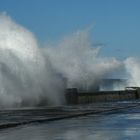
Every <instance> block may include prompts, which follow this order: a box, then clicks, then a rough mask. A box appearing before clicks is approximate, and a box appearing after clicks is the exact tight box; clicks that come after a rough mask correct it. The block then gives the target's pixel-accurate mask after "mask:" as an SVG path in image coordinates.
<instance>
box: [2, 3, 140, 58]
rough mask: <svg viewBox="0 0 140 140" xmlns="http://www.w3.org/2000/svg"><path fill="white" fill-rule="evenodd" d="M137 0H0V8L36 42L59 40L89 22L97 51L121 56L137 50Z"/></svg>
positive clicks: (139, 31) (139, 18)
mask: <svg viewBox="0 0 140 140" xmlns="http://www.w3.org/2000/svg"><path fill="white" fill-rule="evenodd" d="M139 7H140V0H0V11H1V12H6V13H7V14H8V15H9V16H10V17H12V18H13V19H14V20H15V21H16V22H17V23H19V24H21V25H22V26H24V27H26V28H27V29H29V30H30V31H31V32H33V33H34V34H35V36H36V37H37V38H38V39H39V41H40V42H47V41H50V40H59V39H60V38H62V37H63V36H65V35H68V34H70V33H73V32H75V31H77V30H83V29H86V28H88V27H90V26H93V29H92V31H91V36H90V37H91V39H92V41H93V44H102V45H101V46H102V47H101V48H102V49H101V53H100V55H103V56H109V57H110V56H111V57H116V58H118V59H125V58H126V57H129V56H136V57H139V54H140V39H139V38H140V8H139Z"/></svg>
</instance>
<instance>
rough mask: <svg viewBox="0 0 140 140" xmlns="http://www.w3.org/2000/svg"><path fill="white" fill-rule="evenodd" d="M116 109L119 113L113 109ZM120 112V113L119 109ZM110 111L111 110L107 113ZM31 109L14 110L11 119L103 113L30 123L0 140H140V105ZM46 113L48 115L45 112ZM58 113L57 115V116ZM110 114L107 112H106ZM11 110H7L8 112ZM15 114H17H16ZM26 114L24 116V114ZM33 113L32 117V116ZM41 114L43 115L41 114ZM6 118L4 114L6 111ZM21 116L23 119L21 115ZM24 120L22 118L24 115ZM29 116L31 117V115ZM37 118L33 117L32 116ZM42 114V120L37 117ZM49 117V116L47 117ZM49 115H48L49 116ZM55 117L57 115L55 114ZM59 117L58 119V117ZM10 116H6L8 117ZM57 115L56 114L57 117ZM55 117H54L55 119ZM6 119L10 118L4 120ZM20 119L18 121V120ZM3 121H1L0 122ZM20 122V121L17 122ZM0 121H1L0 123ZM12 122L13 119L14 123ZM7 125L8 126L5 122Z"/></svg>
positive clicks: (5, 133)
mask: <svg viewBox="0 0 140 140" xmlns="http://www.w3.org/2000/svg"><path fill="white" fill-rule="evenodd" d="M115 108H116V109H117V108H120V109H117V110H116V109H115ZM122 108H123V109H122ZM111 109H112V110H111ZM40 110H41V109H38V111H37V110H36V109H34V111H35V112H38V114H40V115H38V116H37V115H35V112H34V111H33V109H28V111H29V112H30V113H29V112H28V111H27V109H25V110H20V111H19V110H18V111H17V110H15V111H14V113H15V116H16V115H17V116H18V117H19V116H22V117H23V118H24V120H26V119H27V118H28V119H32V117H33V119H35V118H34V117H38V118H37V119H40V117H45V118H46V117H47V116H48V117H50V116H51V115H52V116H54V113H56V112H57V111H58V110H59V111H58V112H59V113H60V114H61V115H62V114H63V113H64V112H65V114H67V113H68V112H69V114H71V113H72V112H73V113H74V112H83V111H91V110H92V111H93V110H94V111H101V112H102V111H103V110H104V112H102V113H101V112H100V113H96V112H95V113H92V114H90V115H86V116H80V117H76V118H71V119H63V120H57V121H53V122H44V123H32V124H27V125H23V126H22V125H21V126H18V127H14V128H10V129H4V130H1V131H0V140H9V139H11V140H93V139H95V140H139V139H140V104H139V102H118V103H102V104H94V105H89V106H68V107H59V108H57V109H56V110H57V111H56V110H55V109H54V108H53V109H52V108H51V109H48V110H47V109H45V110H44V109H42V110H41V111H40ZM49 110H50V112H49ZM51 110H53V111H51ZM60 110H61V112H60ZM109 110H110V111H109ZM12 111H13V110H11V112H12ZM17 112H20V113H19V114H20V115H19V114H18V113H17ZM23 112H24V113H23ZM27 112H28V113H27ZM33 112H34V113H33ZM43 112H45V113H46V114H45V113H44V114H42V113H43ZM7 114H8V110H7ZM23 114H24V115H23ZM25 114H26V115H27V114H30V115H27V116H28V117H27V118H26V115H25ZM31 114H32V115H31ZM36 114H37V113H36ZM41 114H42V116H41ZM47 114H49V115H47ZM50 114H51V115H50ZM56 114H57V113H56ZM60 114H59V115H60ZM9 115H10V113H9ZM57 115H58V114H57ZM57 115H56V116H57ZM6 118H10V117H5V119H6ZM19 118H20V117H19ZM3 120H4V118H3ZM12 120H14V119H12ZM19 120H20V119H19ZM1 121H2V119H1ZM15 121H16V119H15ZM21 121H22V120H21ZM7 122H10V120H8V121H7Z"/></svg>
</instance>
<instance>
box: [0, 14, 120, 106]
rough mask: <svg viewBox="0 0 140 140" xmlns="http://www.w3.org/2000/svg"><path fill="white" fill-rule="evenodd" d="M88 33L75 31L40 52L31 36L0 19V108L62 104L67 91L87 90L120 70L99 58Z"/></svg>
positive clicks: (112, 60)
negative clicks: (79, 88) (69, 88)
mask: <svg viewBox="0 0 140 140" xmlns="http://www.w3.org/2000/svg"><path fill="white" fill-rule="evenodd" d="M99 50H100V49H99V48H94V47H93V46H92V43H91V41H90V39H89V31H88V30H83V31H77V32H75V33H73V34H71V35H69V36H66V37H64V38H63V39H62V40H61V41H59V42H58V43H57V44H56V45H54V46H52V45H49V44H47V45H46V47H44V48H39V47H38V43H37V41H36V39H35V37H34V35H33V34H32V33H31V32H30V31H28V30H27V29H25V28H24V27H22V26H20V25H18V24H17V23H15V22H14V21H13V20H12V19H11V18H10V17H9V16H7V15H5V14H1V15H0V106H4V107H11V106H12V107H19V106H35V105H39V104H41V103H47V104H49V105H52V104H56V105H58V104H62V103H64V90H65V88H66V87H77V86H78V87H84V88H90V87H91V86H93V85H96V83H98V81H100V80H101V79H102V78H103V77H105V76H106V75H108V74H110V73H111V72H112V71H114V70H116V69H117V68H119V67H120V66H121V63H120V62H118V61H117V60H116V59H115V58H102V57H99V56H98V53H99Z"/></svg>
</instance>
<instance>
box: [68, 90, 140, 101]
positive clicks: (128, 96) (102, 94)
mask: <svg viewBox="0 0 140 140" xmlns="http://www.w3.org/2000/svg"><path fill="white" fill-rule="evenodd" d="M139 98H140V88H135V89H132V90H127V89H126V90H118V91H97V92H92V93H91V92H78V90H77V89H76V88H71V89H67V91H66V101H67V103H68V104H87V103H94V102H111V101H125V100H135V99H139Z"/></svg>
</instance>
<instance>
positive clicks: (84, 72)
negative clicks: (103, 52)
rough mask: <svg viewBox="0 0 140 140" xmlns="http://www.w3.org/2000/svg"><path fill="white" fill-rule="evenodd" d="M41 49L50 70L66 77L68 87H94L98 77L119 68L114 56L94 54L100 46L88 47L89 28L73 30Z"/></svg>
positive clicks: (89, 42) (98, 81)
mask: <svg viewBox="0 0 140 140" xmlns="http://www.w3.org/2000/svg"><path fill="white" fill-rule="evenodd" d="M45 49H46V54H47V56H49V57H50V61H51V63H52V64H53V67H54V69H55V70H56V71H57V72H59V73H61V75H63V77H65V78H66V79H67V87H69V88H71V87H78V88H80V89H81V88H82V89H86V90H89V89H91V88H92V90H94V88H96V86H97V85H99V83H100V81H101V79H102V78H104V77H106V76H107V75H111V73H112V72H114V71H116V70H117V69H119V68H120V67H122V66H121V63H120V62H119V61H117V60H116V59H115V58H107V57H106V58H105V57H99V56H98V54H99V51H100V47H96V48H95V47H94V46H92V41H91V40H90V33H89V30H82V31H77V32H74V33H72V34H71V35H69V36H66V37H64V38H63V39H62V40H61V41H59V43H57V44H55V46H51V45H50V44H49V45H48V44H47V47H46V48H45ZM45 49H44V51H45Z"/></svg>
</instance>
